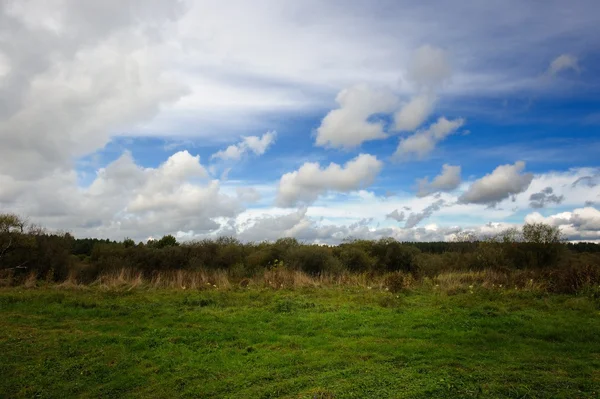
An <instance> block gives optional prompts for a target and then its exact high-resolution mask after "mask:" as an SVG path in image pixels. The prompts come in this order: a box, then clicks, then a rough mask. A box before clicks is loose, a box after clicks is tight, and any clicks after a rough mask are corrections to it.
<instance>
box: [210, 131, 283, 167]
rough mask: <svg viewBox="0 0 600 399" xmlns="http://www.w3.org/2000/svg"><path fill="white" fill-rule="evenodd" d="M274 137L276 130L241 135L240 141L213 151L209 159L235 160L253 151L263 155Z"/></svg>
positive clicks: (273, 140)
mask: <svg viewBox="0 0 600 399" xmlns="http://www.w3.org/2000/svg"><path fill="white" fill-rule="evenodd" d="M276 137H277V133H276V132H266V133H265V134H263V135H262V136H261V137H258V136H247V137H243V139H242V141H240V142H239V143H238V144H234V145H230V146H229V147H227V148H226V149H225V150H221V151H218V152H216V153H214V154H213V155H212V157H211V159H214V158H218V159H222V160H224V161H228V160H233V161H237V160H239V159H240V158H241V157H242V156H243V155H244V154H246V153H248V152H253V153H254V154H256V155H263V154H264V153H265V152H266V151H267V149H268V148H269V147H270V146H271V145H272V144H273V143H274V142H275V138H276Z"/></svg>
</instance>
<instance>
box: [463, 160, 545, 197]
mask: <svg viewBox="0 0 600 399" xmlns="http://www.w3.org/2000/svg"><path fill="white" fill-rule="evenodd" d="M523 169H525V162H523V161H518V162H515V164H514V165H510V164H508V165H501V166H498V167H497V168H496V169H494V171H493V172H492V173H490V174H487V175H485V176H484V177H482V178H481V179H479V180H476V181H475V182H474V183H473V184H471V186H470V187H469V189H468V190H467V191H466V192H465V193H464V194H463V195H462V196H461V197H460V198H459V202H461V203H463V204H484V205H490V206H494V205H496V204H497V203H498V202H500V201H502V200H504V199H506V198H508V197H510V196H511V195H515V194H519V193H522V192H523V191H525V190H527V188H528V187H529V185H530V184H531V181H532V180H533V174H532V173H521V172H522V171H523Z"/></svg>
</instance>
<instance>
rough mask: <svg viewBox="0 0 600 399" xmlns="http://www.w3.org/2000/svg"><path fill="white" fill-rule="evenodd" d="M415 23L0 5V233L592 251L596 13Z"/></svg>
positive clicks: (417, 7) (478, 9)
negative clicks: (539, 227)
mask: <svg viewBox="0 0 600 399" xmlns="http://www.w3.org/2000/svg"><path fill="white" fill-rule="evenodd" d="M417 3H418V4H417ZM417 3H415V2H400V1H388V0H378V1H366V0H365V1H362V0H349V1H348V0H344V1H341V0H339V1H338V0H328V1H313V0H302V1H293V0H289V1H280V0H256V1H252V2H250V1H245V0H239V1H238V0H221V1H218V2H217V1H202V0H197V1H191V0H190V1H181V2H176V1H173V0H118V1H117V0H102V1H95V0H94V1H80V0H0V212H16V213H19V214H21V215H23V216H26V217H28V218H29V220H30V221H32V222H36V223H39V224H42V225H44V226H46V227H48V228H50V229H52V230H66V231H70V232H72V233H74V234H75V235H76V236H80V237H82V236H93V237H108V238H112V239H123V238H124V237H132V238H134V239H136V240H145V239H147V238H148V237H160V236H162V235H164V234H174V235H176V236H177V237H178V238H179V239H180V240H182V241H183V240H190V239H199V238H206V237H216V236H220V235H233V236H237V237H238V238H240V239H242V240H245V241H257V240H274V239H277V238H280V237H283V236H292V237H296V238H298V239H301V240H305V241H311V242H312V241H314V242H322V243H336V242H339V241H341V240H343V239H345V238H348V237H355V238H380V237H389V236H391V237H395V238H397V239H400V240H448V239H452V237H453V236H454V235H455V234H456V233H457V232H460V231H475V232H478V233H483V234H487V233H493V232H495V231H498V230H500V229H503V228H506V227H509V226H518V225H521V224H523V223H524V222H529V221H544V222H547V223H551V224H553V225H555V226H560V228H561V229H562V230H563V232H564V233H565V235H567V236H568V237H569V238H570V239H571V240H590V241H591V240H596V241H598V240H600V211H599V210H598V209H600V208H599V206H600V162H599V159H600V157H599V154H600V140H599V138H600V136H599V133H600V77H599V76H598V74H597V71H598V70H599V68H600V42H599V41H598V38H599V37H600V5H598V3H597V1H596V0H589V1H588V0H575V1H572V2H569V5H568V6H567V5H566V3H565V2H564V1H547V2H543V4H542V3H540V2H522V1H512V0H502V1H486V2H481V1H476V0H462V1H458V0H456V1H452V2H445V3H440V2H437V1H427V0H425V1H421V2H417ZM442 4H443V5H442Z"/></svg>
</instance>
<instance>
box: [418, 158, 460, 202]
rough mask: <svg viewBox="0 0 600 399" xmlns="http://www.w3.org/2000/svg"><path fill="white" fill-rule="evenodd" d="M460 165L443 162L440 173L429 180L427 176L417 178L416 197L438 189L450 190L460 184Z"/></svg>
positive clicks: (424, 195)
mask: <svg viewBox="0 0 600 399" xmlns="http://www.w3.org/2000/svg"><path fill="white" fill-rule="evenodd" d="M460 182H461V179H460V166H452V165H449V164H444V165H443V166H442V173H440V174H439V175H437V176H436V177H435V178H434V179H433V181H431V182H429V179H428V178H427V177H425V178H423V179H418V180H417V187H418V191H417V197H426V196H428V195H430V194H433V193H435V192H439V191H452V190H454V189H456V188H457V187H458V186H459V185H460Z"/></svg>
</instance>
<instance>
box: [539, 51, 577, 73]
mask: <svg viewBox="0 0 600 399" xmlns="http://www.w3.org/2000/svg"><path fill="white" fill-rule="evenodd" d="M569 69H571V70H573V71H575V72H579V71H580V68H579V60H578V59H577V57H575V56H573V55H571V54H561V55H559V56H558V57H556V58H555V59H554V60H552V62H551V63H550V66H549V67H548V71H547V72H546V73H547V74H548V75H550V76H556V75H558V74H559V73H561V72H563V71H568V70H569Z"/></svg>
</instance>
